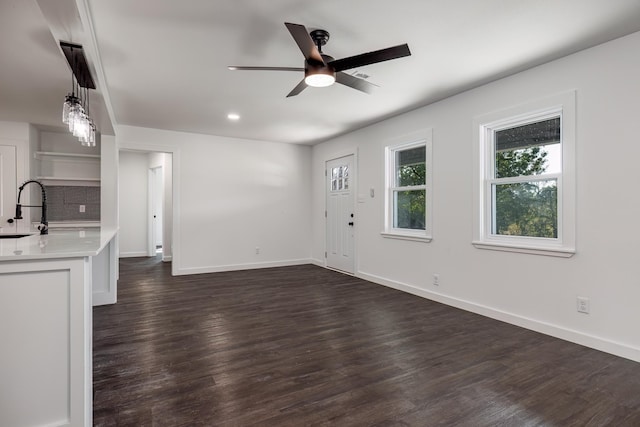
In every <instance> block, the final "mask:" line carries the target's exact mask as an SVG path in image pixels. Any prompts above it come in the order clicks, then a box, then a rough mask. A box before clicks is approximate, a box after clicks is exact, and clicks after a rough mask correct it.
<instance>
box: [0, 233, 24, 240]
mask: <svg viewBox="0 0 640 427" xmlns="http://www.w3.org/2000/svg"><path fill="white" fill-rule="evenodd" d="M27 236H31V234H2V233H0V239H19V238H20V237H27Z"/></svg>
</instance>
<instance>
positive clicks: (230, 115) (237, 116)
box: [227, 113, 240, 120]
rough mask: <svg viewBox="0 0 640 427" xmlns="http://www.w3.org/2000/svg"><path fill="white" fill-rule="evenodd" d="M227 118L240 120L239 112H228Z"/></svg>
mask: <svg viewBox="0 0 640 427" xmlns="http://www.w3.org/2000/svg"><path fill="white" fill-rule="evenodd" d="M227 119H229V120H240V114H236V113H229V114H227Z"/></svg>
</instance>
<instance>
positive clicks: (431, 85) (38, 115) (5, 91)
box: [0, 0, 640, 144]
mask: <svg viewBox="0 0 640 427" xmlns="http://www.w3.org/2000/svg"><path fill="white" fill-rule="evenodd" d="M38 3H39V4H40V8H39V6H38ZM63 4H66V6H65V7H63V6H61V5H63ZM0 5H1V6H0V37H2V40H3V42H2V44H0V55H1V58H2V61H1V62H0V64H1V65H0V67H1V68H0V120H14V121H29V122H32V123H36V124H41V125H49V126H54V125H58V124H59V117H60V109H61V104H62V101H63V99H64V95H65V94H66V92H67V91H68V87H69V77H70V76H69V70H68V67H67V66H66V62H65V60H64V58H63V56H62V53H61V52H60V50H59V48H58V46H57V41H56V40H55V39H60V38H73V39H74V40H71V41H81V42H82V43H86V44H85V47H87V49H88V54H89V56H90V61H91V63H92V66H93V67H94V72H95V73H96V75H94V77H96V78H97V80H98V85H99V90H98V91H96V92H97V93H96V94H95V98H96V104H99V105H98V106H97V107H96V108H97V109H99V110H100V111H99V113H96V114H104V115H106V112H107V111H110V113H111V119H112V120H114V121H115V123H114V124H118V125H132V126H141V127H150V128H158V129H168V130H177V131H186V132H196V133H203V134H212V135H222V136H230V137H239V138H248V139H258V140H267V141H281V142H291V143H303V144H313V143H315V142H318V141H322V140H325V139H327V138H330V137H332V136H335V135H338V134H342V133H345V132H348V131H350V130H353V129H357V128H359V127H362V126H365V125H367V124H370V123H372V122H375V121H378V120H380V119H382V118H386V117H390V116H393V115H396V114H399V113H401V112H405V111H408V110H411V109H414V108H416V107H419V106H422V105H426V104H429V103H432V102H434V101H437V100H439V99H442V98H445V97H447V96H451V95H453V94H456V93H459V92H462V91H464V90H467V89H469V88H473V87H476V86H479V85H481V84H484V83H486V82H489V81H492V80H495V79H497V78H500V77H504V76H506V75H509V74H512V73H515V72H518V71H521V70H524V69H526V68H530V67H532V66H535V65H539V64H542V63H544V62H547V61H550V60H553V59H556V58H559V57H562V56H565V55H567V54H570V53H573V52H576V51H579V50H582V49H585V48H587V47H591V46H594V45H597V44H600V43H603V42H606V41H609V40H612V39H614V38H617V37H621V36H623V35H626V34H630V33H632V32H636V31H640V1H638V0H607V1H604V0H519V1H515V0H448V1H442V0H396V1H388V0H349V1H344V0H323V1H317V2H303V1H300V0H269V1H260V0H234V1H211V0H182V1H175V0H146V1H142V0H137V1H134V0H109V1H107V0H57V1H56V2H51V1H50V0H38V2H36V0H2V2H0ZM71 6H76V8H75V11H74V10H73V9H74V8H73V7H71ZM70 10H71V11H70ZM74 13H75V16H74V17H73V19H71V18H70V15H73V14H74ZM74 20H75V24H73V25H72V24H70V23H69V21H71V22H73V21H74ZM284 22H294V23H299V24H303V25H305V26H306V27H307V28H308V29H309V30H311V29H314V28H322V29H325V30H327V31H329V32H330V33H331V39H330V40H329V43H328V44H327V45H326V46H325V47H324V49H323V50H324V52H325V53H327V54H329V55H332V56H334V57H335V58H342V57H347V56H352V55H355V54H359V53H362V52H368V51H372V50H377V49H381V48H385V47H389V46H393V45H398V44H401V43H405V42H406V43H408V44H409V47H410V49H411V52H412V56H410V57H408V58H401V59H397V60H393V61H388V62H384V63H379V64H372V65H369V66H366V67H362V68H361V69H358V70H352V72H359V73H365V74H368V75H369V76H370V77H369V79H368V80H369V81H370V82H372V83H374V84H376V85H379V86H380V88H379V89H378V90H377V91H376V92H375V93H374V94H371V95H367V94H365V93H362V92H359V91H356V90H353V89H351V88H348V87H346V86H342V85H338V84H336V85H334V86H331V87H329V88H308V89H307V90H305V91H303V92H302V93H301V94H300V95H298V96H296V97H292V98H286V95H287V93H289V91H291V89H293V87H294V86H295V85H296V84H297V83H298V82H299V81H300V80H301V79H302V77H303V76H302V73H295V72H272V71H229V70H228V69H227V66H228V65H259V66H292V67H302V66H303V57H302V54H301V53H300V51H299V49H298V47H297V45H296V44H295V42H294V41H293V39H292V38H291V36H290V34H289V32H288V31H287V29H286V27H285V26H284ZM78 23H80V25H78ZM74 25H76V26H79V28H80V29H79V30H77V29H73V28H72V27H73V26H74ZM90 26H92V27H93V30H92V29H91V28H89V27H90ZM93 47H97V51H96V50H95V49H93ZM103 95H104V99H105V100H107V104H109V108H107V107H106V106H105V105H103V102H102V96H103ZM92 96H93V95H92ZM93 105H94V104H93V98H92V109H93V108H94V107H93ZM229 112H236V113H238V114H240V115H241V119H240V120H239V121H237V122H231V121H229V120H227V118H226V116H227V113H229ZM104 121H106V122H108V118H105V120H103V122H104ZM109 130H111V128H110V124H109V123H103V132H105V133H111V132H109Z"/></svg>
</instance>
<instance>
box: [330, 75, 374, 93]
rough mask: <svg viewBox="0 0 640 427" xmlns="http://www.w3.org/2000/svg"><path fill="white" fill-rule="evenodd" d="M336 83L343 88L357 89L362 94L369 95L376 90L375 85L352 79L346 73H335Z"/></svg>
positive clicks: (352, 77) (356, 78) (355, 78)
mask: <svg viewBox="0 0 640 427" xmlns="http://www.w3.org/2000/svg"><path fill="white" fill-rule="evenodd" d="M336 81H337V82H338V83H340V84H343V85H345V86H349V87H351V88H354V89H357V90H359V91H361V92H364V93H371V92H373V91H374V90H375V89H376V87H377V86H376V85H374V84H373V83H369V82H368V81H366V80H364V79H360V78H358V77H354V76H352V75H350V74H347V73H342V72H339V73H336Z"/></svg>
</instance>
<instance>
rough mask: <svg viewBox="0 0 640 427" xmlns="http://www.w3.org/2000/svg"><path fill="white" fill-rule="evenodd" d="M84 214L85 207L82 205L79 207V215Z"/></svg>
mask: <svg viewBox="0 0 640 427" xmlns="http://www.w3.org/2000/svg"><path fill="white" fill-rule="evenodd" d="M84 212H85V206H84V205H80V213H84Z"/></svg>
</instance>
